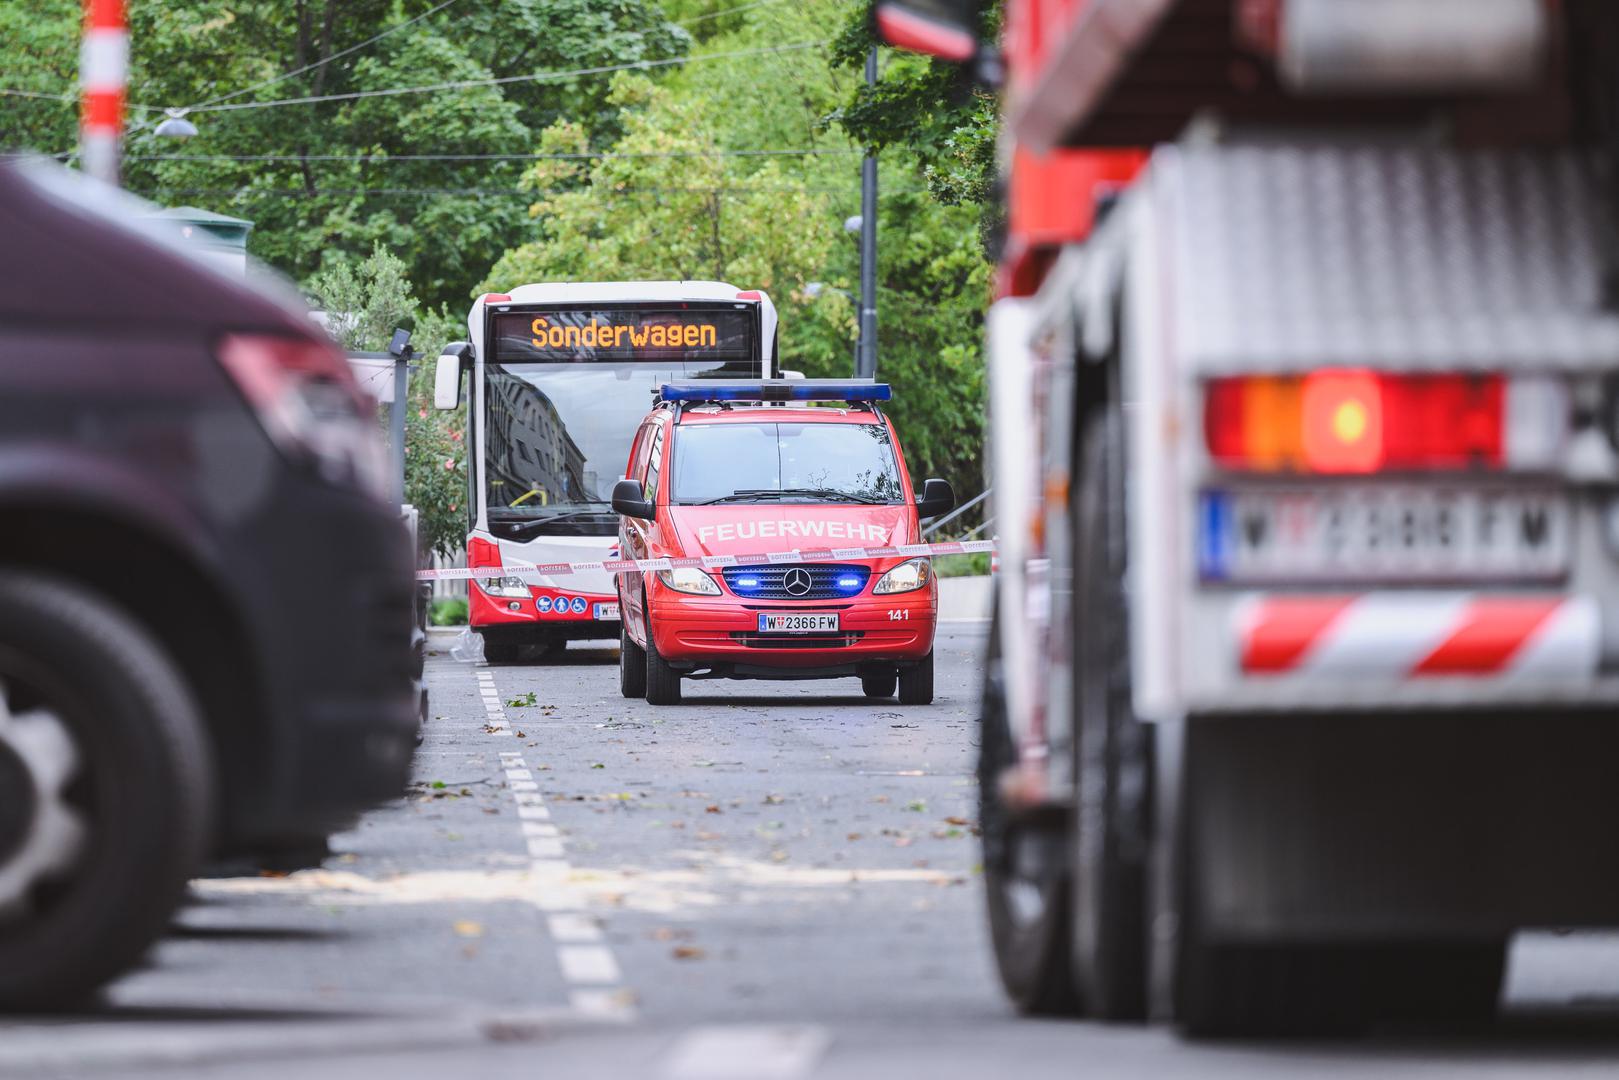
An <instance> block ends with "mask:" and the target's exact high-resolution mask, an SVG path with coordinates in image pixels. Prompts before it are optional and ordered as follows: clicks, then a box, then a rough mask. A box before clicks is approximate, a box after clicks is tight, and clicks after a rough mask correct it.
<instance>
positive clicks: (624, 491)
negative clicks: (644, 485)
mask: <svg viewBox="0 0 1619 1080" xmlns="http://www.w3.org/2000/svg"><path fill="white" fill-rule="evenodd" d="M613 512H614V513H615V514H623V515H624V516H625V517H632V518H642V519H643V520H646V521H651V520H652V519H653V518H654V517H655V516H657V510H656V508H655V507H653V505H652V504H651V503H649V502H647V500H646V498H645V497H644V496H643V494H642V491H641V482H640V481H639V480H620V481H619V482H618V483H616V484H614V485H613Z"/></svg>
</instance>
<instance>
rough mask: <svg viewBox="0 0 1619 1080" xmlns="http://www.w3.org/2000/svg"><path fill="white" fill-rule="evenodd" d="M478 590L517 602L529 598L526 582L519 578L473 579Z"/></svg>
mask: <svg viewBox="0 0 1619 1080" xmlns="http://www.w3.org/2000/svg"><path fill="white" fill-rule="evenodd" d="M473 580H474V581H476V582H477V583H478V586H479V588H481V589H483V591H484V592H486V593H488V594H489V595H490V596H505V597H511V598H514V599H518V600H527V599H528V597H529V591H528V582H526V581H524V580H523V579H522V578H520V577H497V578H474V579H473Z"/></svg>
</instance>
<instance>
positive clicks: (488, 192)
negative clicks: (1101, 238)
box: [136, 184, 923, 200]
mask: <svg viewBox="0 0 1619 1080" xmlns="http://www.w3.org/2000/svg"><path fill="white" fill-rule="evenodd" d="M922 190H923V189H921V188H902V189H891V190H889V191H888V192H887V193H888V194H894V195H900V194H916V193H918V192H920V191H922ZM570 191H578V192H582V193H589V194H590V195H592V196H596V195H601V196H618V195H634V194H643V193H644V194H670V193H675V192H684V193H691V192H718V193H721V194H749V193H754V192H765V191H770V192H793V191H804V192H811V193H814V194H845V195H846V194H850V190H849V189H848V188H847V187H831V186H816V187H800V186H797V185H793V184H728V185H691V186H667V185H646V186H641V185H636V186H633V187H614V186H612V185H606V184H604V185H592V186H591V187H589V188H560V187H559V188H533V189H529V190H523V189H521V188H451V187H440V188H317V189H316V190H315V192H314V193H313V194H311V193H310V192H309V191H308V190H306V189H304V188H301V187H290V188H160V189H154V190H149V191H141V192H136V194H138V195H140V196H141V197H142V198H146V199H157V198H176V197H189V196H193V195H208V196H222V197H230V198H261V197H264V198H283V199H304V200H307V199H310V198H318V197H320V196H322V195H333V196H350V195H364V196H370V195H386V196H393V195H412V196H415V195H462V196H479V197H497V198H510V199H517V198H522V199H536V198H542V197H544V196H546V195H557V194H563V193H566V192H570Z"/></svg>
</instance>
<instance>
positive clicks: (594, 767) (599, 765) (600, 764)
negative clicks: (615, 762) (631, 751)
mask: <svg viewBox="0 0 1619 1080" xmlns="http://www.w3.org/2000/svg"><path fill="white" fill-rule="evenodd" d="M591 768H592V769H605V768H607V766H606V765H603V764H602V763H601V762H599V761H598V762H596V764H594V765H592V766H591Z"/></svg>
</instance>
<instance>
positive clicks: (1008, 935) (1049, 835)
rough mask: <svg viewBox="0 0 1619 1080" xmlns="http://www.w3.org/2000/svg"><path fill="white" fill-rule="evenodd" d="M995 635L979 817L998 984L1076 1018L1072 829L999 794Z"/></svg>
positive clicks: (1002, 755)
mask: <svg viewBox="0 0 1619 1080" xmlns="http://www.w3.org/2000/svg"><path fill="white" fill-rule="evenodd" d="M998 641H999V635H998V633H997V631H996V628H995V626H994V625H992V626H991V628H990V634H989V642H990V644H989V655H988V657H987V659H986V664H985V675H984V696H983V704H982V708H981V712H980V720H979V726H980V733H979V743H978V821H979V826H980V829H979V831H980V833H981V834H982V836H983V839H982V841H981V842H982V845H983V866H984V900H985V907H986V908H987V909H988V912H989V933H990V942H991V945H992V947H993V949H994V952H995V966H996V969H997V970H998V971H999V973H1000V977H1001V985H1002V986H1003V987H1005V989H1006V995H1007V997H1009V998H1011V999H1012V1003H1013V1004H1014V1005H1016V1006H1017V1007H1018V1009H1019V1010H1021V1011H1022V1012H1026V1013H1034V1014H1038V1015H1051V1016H1071V1015H1074V1014H1076V1013H1077V1012H1078V1005H1079V999H1078V996H1077V995H1076V994H1075V991H1074V982H1073V977H1072V969H1071V967H1070V964H1069V953H1070V919H1071V917H1072V906H1071V904H1070V902H1069V892H1068V859H1067V854H1066V849H1067V847H1068V836H1067V830H1066V828H1065V827H1064V825H1065V823H1064V822H1062V821H1060V820H1059V821H1052V820H1049V819H1045V820H1034V819H1028V818H1019V817H1017V816H1015V815H1013V814H1012V812H1011V809H1010V808H1009V807H1008V806H1007V805H1006V802H1005V799H1004V798H1003V797H1002V795H1001V793H1000V788H999V779H1000V775H1001V772H1002V771H1003V770H1004V769H1006V768H1007V767H1008V766H1010V765H1011V764H1012V762H1013V756H1014V755H1013V746H1012V733H1011V730H1010V728H1009V727H1008V726H1007V720H1006V696H1005V690H1004V684H1003V682H1002V676H1001V661H1000V649H999V646H998V644H997V643H998Z"/></svg>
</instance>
